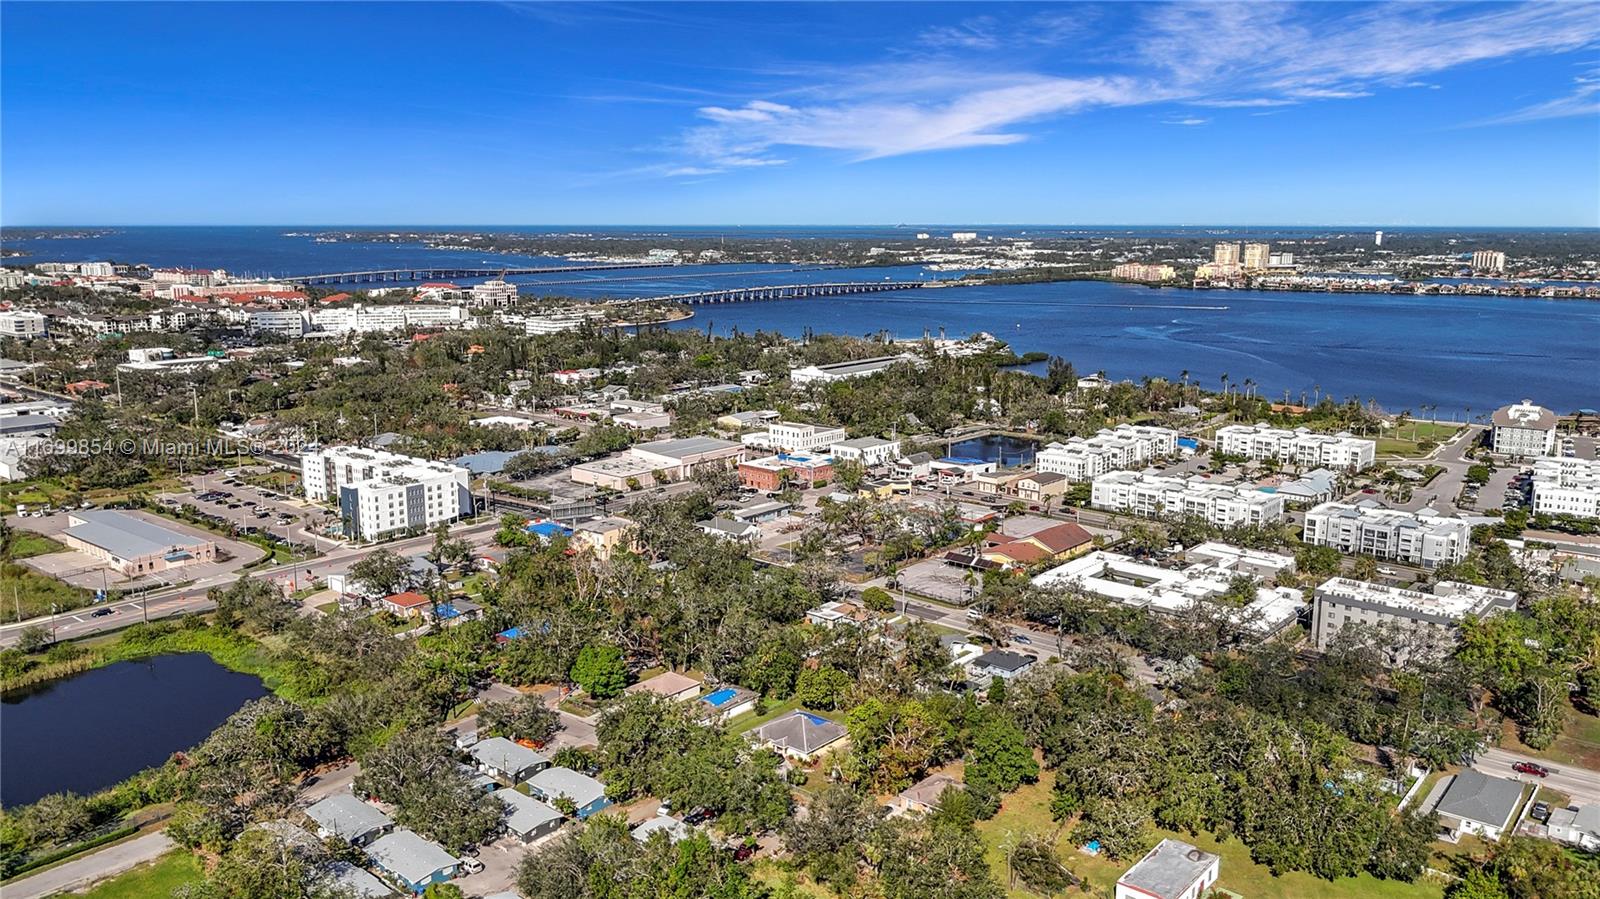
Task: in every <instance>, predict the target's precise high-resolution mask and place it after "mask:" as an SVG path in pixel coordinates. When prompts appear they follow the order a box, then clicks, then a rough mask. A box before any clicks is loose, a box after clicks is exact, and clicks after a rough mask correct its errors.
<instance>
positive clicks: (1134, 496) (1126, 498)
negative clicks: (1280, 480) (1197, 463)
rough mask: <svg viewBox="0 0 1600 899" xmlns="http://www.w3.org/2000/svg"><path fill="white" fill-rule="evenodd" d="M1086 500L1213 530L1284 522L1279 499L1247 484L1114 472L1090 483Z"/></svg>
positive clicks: (1111, 507)
mask: <svg viewBox="0 0 1600 899" xmlns="http://www.w3.org/2000/svg"><path fill="white" fill-rule="evenodd" d="M1089 501H1090V503H1092V504H1093V505H1094V506H1095V508H1098V509H1109V510H1111V511H1114V512H1129V513H1132V514H1134V515H1141V516H1144V517H1147V518H1154V517H1179V518H1188V517H1195V518H1201V519H1204V520H1205V521H1207V522H1209V523H1211V524H1214V525H1217V526H1218V527H1237V526H1243V525H1261V524H1270V523H1272V522H1276V521H1282V520H1283V497H1281V496H1278V495H1277V494H1275V493H1266V492H1263V491H1261V490H1258V489H1256V488H1255V487H1252V486H1250V485H1239V486H1232V485H1227V484H1214V483H1212V482H1210V481H1207V480H1204V479H1203V478H1190V479H1188V480H1184V479H1182V478H1172V477H1164V476H1161V475H1153V474H1145V473H1143V472H1134V471H1113V472H1110V473H1107V474H1103V475H1100V476H1099V477H1097V478H1095V479H1094V487H1093V488H1092V489H1091V490H1090V494H1089Z"/></svg>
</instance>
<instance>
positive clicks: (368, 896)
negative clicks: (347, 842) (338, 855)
mask: <svg viewBox="0 0 1600 899" xmlns="http://www.w3.org/2000/svg"><path fill="white" fill-rule="evenodd" d="M328 873H329V874H332V875H333V882H334V884H335V885H337V886H338V887H339V888H340V889H342V890H344V891H346V892H348V893H354V894H355V896H356V899H381V897H383V896H393V895H394V890H391V889H389V887H388V885H386V884H385V883H384V882H383V881H381V880H379V879H378V878H376V877H374V876H373V875H372V872H370V871H367V870H365V869H363V868H357V867H356V866H355V865H352V864H350V863H349V862H334V863H333V864H332V865H329V866H328Z"/></svg>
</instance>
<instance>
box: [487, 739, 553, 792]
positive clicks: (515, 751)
mask: <svg viewBox="0 0 1600 899" xmlns="http://www.w3.org/2000/svg"><path fill="white" fill-rule="evenodd" d="M467 754H468V755H470V756H472V759H473V761H475V762H477V764H478V770H479V771H482V772H483V773H484V774H487V775H489V776H490V777H493V778H494V779H495V780H496V781H498V782H499V783H503V784H506V785H507V786H510V785H513V784H519V783H522V782H523V781H525V780H527V779H528V778H530V777H532V776H533V775H534V774H536V773H538V772H540V771H543V770H544V769H545V768H548V767H550V760H549V759H548V758H545V756H544V755H543V754H542V753H540V752H537V751H535V750H532V749H529V748H528V747H526V746H523V745H522V744H521V743H515V742H512V741H511V740H508V739H506V738H505V737H490V738H489V739H487V740H481V741H479V742H478V743H477V744H476V745H474V746H473V747H472V748H471V749H469V750H467Z"/></svg>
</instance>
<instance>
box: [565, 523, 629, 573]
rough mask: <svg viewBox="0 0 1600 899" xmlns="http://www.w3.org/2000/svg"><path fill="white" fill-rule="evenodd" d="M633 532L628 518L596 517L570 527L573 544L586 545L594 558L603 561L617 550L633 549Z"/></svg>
mask: <svg viewBox="0 0 1600 899" xmlns="http://www.w3.org/2000/svg"><path fill="white" fill-rule="evenodd" d="M633 532H634V523H633V521H631V520H630V519H627V518H618V517H609V518H597V519H595V520H594V521H585V522H583V523H582V524H579V525H575V526H574V527H573V529H572V543H573V545H574V546H581V547H588V549H589V551H590V552H592V553H594V557H595V558H596V559H599V560H600V561H602V562H604V561H606V560H607V559H610V558H611V554H612V553H614V552H617V551H618V550H621V549H626V550H632V549H634V546H635V544H634V541H633V540H632V539H631V538H632V535H633Z"/></svg>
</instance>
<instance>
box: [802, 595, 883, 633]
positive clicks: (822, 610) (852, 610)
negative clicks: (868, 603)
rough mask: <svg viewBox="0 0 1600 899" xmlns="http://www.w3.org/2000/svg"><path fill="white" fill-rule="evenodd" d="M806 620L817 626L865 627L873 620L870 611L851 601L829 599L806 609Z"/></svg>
mask: <svg viewBox="0 0 1600 899" xmlns="http://www.w3.org/2000/svg"><path fill="white" fill-rule="evenodd" d="M806 620H807V621H809V622H811V623H812V624H814V625H816V626H818V627H834V626H835V625H840V624H853V625H856V626H857V627H866V626H867V625H869V624H871V623H872V621H873V614H872V612H871V611H869V610H868V609H866V608H865V607H863V606H860V605H857V604H856V603H853V602H840V601H837V600H835V601H830V602H825V603H823V604H822V605H820V606H817V607H816V608H814V609H808V610H806Z"/></svg>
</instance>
